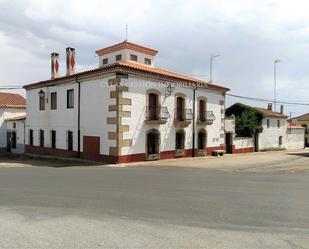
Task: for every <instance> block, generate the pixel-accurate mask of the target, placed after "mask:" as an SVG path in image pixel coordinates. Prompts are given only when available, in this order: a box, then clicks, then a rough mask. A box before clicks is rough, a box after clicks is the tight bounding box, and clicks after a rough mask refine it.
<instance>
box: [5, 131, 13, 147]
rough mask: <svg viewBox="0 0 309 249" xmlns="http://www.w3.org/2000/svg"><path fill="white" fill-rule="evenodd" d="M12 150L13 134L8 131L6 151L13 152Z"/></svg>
mask: <svg viewBox="0 0 309 249" xmlns="http://www.w3.org/2000/svg"><path fill="white" fill-rule="evenodd" d="M11 148H12V133H11V132H9V131H8V132H7V134H6V150H7V152H11Z"/></svg>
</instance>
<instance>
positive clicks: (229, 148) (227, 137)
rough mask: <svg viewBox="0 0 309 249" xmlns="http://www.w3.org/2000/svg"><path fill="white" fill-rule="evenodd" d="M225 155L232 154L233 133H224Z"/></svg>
mask: <svg viewBox="0 0 309 249" xmlns="http://www.w3.org/2000/svg"><path fill="white" fill-rule="evenodd" d="M225 144H226V153H233V133H231V132H229V133H225Z"/></svg>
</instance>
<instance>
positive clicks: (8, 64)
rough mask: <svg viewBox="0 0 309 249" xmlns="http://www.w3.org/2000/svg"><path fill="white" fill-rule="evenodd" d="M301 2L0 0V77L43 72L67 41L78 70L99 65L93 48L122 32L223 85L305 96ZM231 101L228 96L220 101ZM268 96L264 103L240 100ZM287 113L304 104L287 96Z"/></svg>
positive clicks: (307, 76) (236, 90)
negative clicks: (291, 103)
mask: <svg viewBox="0 0 309 249" xmlns="http://www.w3.org/2000/svg"><path fill="white" fill-rule="evenodd" d="M308 13H309V3H307V1H297V0H294V1H285V0H281V1H279V0H269V1H263V0H251V1H250V0H247V1H240V0H230V1H227V0H225V1H224V0H221V1H220V0H204V1H201V0H191V1H183V0H177V1H176V0H165V1H161V0H155V1H147V0H144V1H134V0H133V1H121V0H118V1H102V0H101V1H97V0H88V1H79V0H75V1H71V0H66V1H58V0H53V1H44V0H40V1H39V0H36V1H34V0H32V1H26V0H25V1H24V0H18V1H12V0H10V1H6V0H0V54H1V59H0V84H1V85H10V84H11V85H23V84H27V83H31V82H36V81H39V80H44V79H48V78H49V77H50V53H51V52H54V51H56V52H59V53H60V56H61V59H62V68H61V72H62V74H64V71H65V69H64V57H65V48H66V47H68V46H72V47H75V48H76V50H77V63H78V69H79V70H85V69H89V68H93V67H95V66H97V58H96V57H95V53H94V51H95V50H97V49H99V48H102V47H105V46H108V45H111V44H114V43H117V42H120V41H122V40H124V38H125V25H126V24H128V25H129V37H128V38H129V40H130V41H132V42H136V43H140V44H143V45H146V46H150V47H153V48H155V49H158V50H159V54H158V55H157V62H156V63H157V64H156V65H157V67H160V68H164V69H169V70H172V71H176V72H178V73H183V74H187V75H191V76H194V77H197V78H201V79H205V80H207V79H208V77H209V56H210V54H220V55H221V56H220V57H219V58H217V59H216V60H215V63H214V72H213V80H214V81H215V82H216V83H218V84H222V85H225V86H228V87H230V88H231V89H232V91H231V93H233V94H238V95H245V96H251V97H257V98H265V99H272V98H273V60H274V59H277V58H278V59H281V60H282V62H281V63H279V64H278V92H277V95H278V99H279V100H291V101H308V102H309V98H308V93H309V15H308ZM235 101H239V100H237V99H234V98H230V97H228V103H229V104H231V103H233V102H235ZM246 103H248V104H253V105H259V106H266V103H254V102H246ZM285 110H286V113H289V112H290V111H292V112H293V115H298V114H301V113H304V112H309V107H301V106H286V107H285Z"/></svg>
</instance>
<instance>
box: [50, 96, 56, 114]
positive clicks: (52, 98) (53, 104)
mask: <svg viewBox="0 0 309 249" xmlns="http://www.w3.org/2000/svg"><path fill="white" fill-rule="evenodd" d="M50 109H52V110H56V109H57V92H52V93H51V94H50Z"/></svg>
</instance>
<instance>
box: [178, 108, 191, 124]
mask: <svg viewBox="0 0 309 249" xmlns="http://www.w3.org/2000/svg"><path fill="white" fill-rule="evenodd" d="M192 119H193V113H192V110H191V109H182V110H179V109H175V120H176V121H192Z"/></svg>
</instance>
